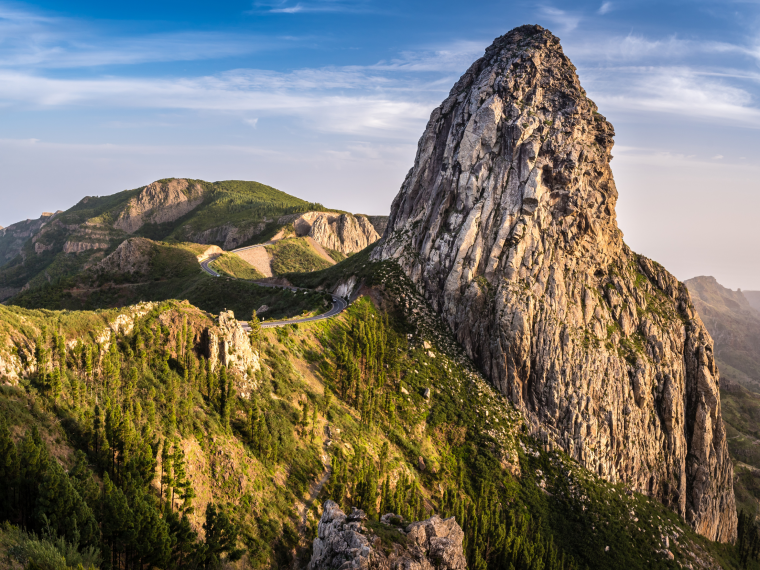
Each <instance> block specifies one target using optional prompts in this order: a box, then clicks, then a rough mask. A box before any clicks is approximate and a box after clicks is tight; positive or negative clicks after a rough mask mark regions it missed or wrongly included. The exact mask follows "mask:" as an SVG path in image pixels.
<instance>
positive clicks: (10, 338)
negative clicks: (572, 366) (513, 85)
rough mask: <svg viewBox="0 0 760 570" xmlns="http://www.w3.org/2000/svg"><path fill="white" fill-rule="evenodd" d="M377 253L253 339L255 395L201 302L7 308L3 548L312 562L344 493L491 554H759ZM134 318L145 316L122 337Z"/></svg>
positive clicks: (528, 564) (2, 314) (178, 561)
mask: <svg viewBox="0 0 760 570" xmlns="http://www.w3.org/2000/svg"><path fill="white" fill-rule="evenodd" d="M361 257H365V260H366V252H365V253H364V254H357V255H355V256H352V258H350V259H349V260H347V262H346V263H350V262H353V263H354V264H355V266H356V267H359V268H360V269H361V271H362V274H361V275H362V278H363V279H364V280H365V283H366V285H367V286H369V287H370V288H371V290H372V293H371V295H370V296H368V297H363V298H361V299H359V300H358V301H357V302H355V303H354V304H353V305H352V306H351V307H350V308H349V310H348V311H346V312H345V313H343V314H342V315H341V316H340V317H338V318H336V319H333V320H329V321H321V322H317V323H311V324H308V325H299V326H297V327H294V326H290V327H283V328H278V329H268V330H265V331H262V332H261V333H260V335H261V336H260V337H259V338H252V339H251V342H252V345H251V346H252V347H253V348H254V349H258V348H259V347H260V348H261V356H262V363H263V366H262V370H261V371H260V372H256V373H255V374H254V381H255V386H256V389H255V390H253V391H251V390H250V388H249V384H248V383H246V382H245V381H244V378H242V377H241V376H240V374H239V372H235V371H233V369H229V370H227V369H226V368H224V367H223V366H221V365H216V366H211V365H210V364H209V362H210V361H207V360H206V359H205V356H206V355H207V354H208V353H207V348H206V346H205V344H204V343H205V342H206V340H205V339H206V338H207V337H206V335H205V333H204V332H203V331H204V330H206V329H210V330H214V327H215V326H216V324H215V321H214V320H213V319H212V318H211V317H210V316H208V314H206V313H204V312H202V311H199V310H198V309H196V308H194V307H192V306H191V305H189V304H187V303H177V302H169V303H164V304H161V305H159V306H154V307H153V308H150V310H148V311H147V312H144V310H143V312H144V314H142V315H140V314H136V313H134V310H131V309H130V310H129V311H127V312H126V313H124V311H119V310H115V309H110V310H107V311H99V312H69V311H62V312H61V311H39V310H26V309H21V308H15V307H11V308H4V307H0V339H3V340H2V342H1V343H0V354H1V355H2V356H3V358H6V359H8V358H9V354H15V355H17V356H18V357H19V358H21V361H22V362H25V363H26V364H25V366H26V369H27V370H28V371H29V373H28V377H27V378H25V379H22V380H21V381H20V382H16V381H14V380H10V385H9V386H4V387H3V388H2V389H0V411H2V413H0V418H2V422H3V424H4V425H3V427H0V466H3V467H0V492H3V493H5V499H4V500H3V501H0V505H2V509H3V512H2V514H1V515H0V516H2V518H3V519H5V520H6V521H9V522H10V523H12V524H13V525H15V526H13V527H11V526H5V527H3V528H2V530H0V549H1V548H6V550H5V551H4V552H2V553H0V559H2V560H9V561H13V560H19V559H20V558H19V557H22V558H23V557H25V556H26V557H27V558H26V560H32V557H34V556H38V557H39V556H41V554H39V553H40V552H42V551H46V552H48V554H50V556H52V555H53V554H51V549H52V551H54V552H57V553H58V555H59V557H63V558H65V559H66V560H67V561H68V560H69V559H70V560H71V561H72V562H73V561H75V560H80V561H81V560H86V561H92V560H98V559H101V560H103V563H102V565H101V567H104V568H106V567H108V568H116V567H119V568H124V567H137V566H138V565H142V567H143V568H145V567H147V566H152V567H155V568H185V567H187V568H194V567H217V564H218V563H222V562H223V563H224V564H226V565H227V566H226V567H228V568H235V567H238V568H284V567H289V568H290V567H303V566H304V565H305V563H306V561H307V560H308V558H309V552H310V550H309V549H310V545H311V541H312V539H313V538H314V537H315V535H316V524H317V521H318V518H319V516H320V508H321V507H320V506H321V504H322V502H323V500H325V499H327V498H332V499H333V500H336V501H338V502H339V503H340V504H341V505H342V506H343V507H344V508H347V507H348V506H351V505H354V506H358V507H360V508H363V509H364V510H366V511H367V513H368V514H369V516H370V518H371V519H374V520H377V517H378V515H379V514H380V513H382V512H386V511H395V512H398V513H399V514H401V515H402V516H403V517H404V518H406V519H408V520H414V519H419V518H421V517H427V516H429V515H430V514H431V513H434V512H435V513H440V514H441V515H443V516H448V515H454V516H456V517H457V521H458V522H459V523H460V524H461V525H462V527H463V529H464V532H465V553H466V556H467V560H468V565H469V567H470V568H477V569H479V570H483V569H486V568H493V569H502V568H503V569H504V570H510V569H512V568H514V569H515V570H518V569H526V570H527V569H538V568H549V569H571V568H599V569H602V568H605V569H606V568H611V567H622V568H678V567H681V565H682V564H683V565H684V566H686V565H691V567H704V565H705V564H704V562H705V560H709V558H710V557H713V558H715V559H716V560H717V561H718V562H719V563H720V564H721V565H722V566H723V567H724V568H738V565H737V563H736V562H735V557H736V556H737V553H736V549H734V547H731V546H721V545H717V544H712V543H709V542H708V541H706V540H704V539H702V538H701V537H699V536H697V535H696V534H695V533H694V532H693V531H692V530H691V529H690V528H689V527H688V525H686V524H685V523H684V522H683V521H682V520H680V519H679V518H678V517H677V516H676V515H675V514H673V513H672V512H671V511H669V510H668V509H666V508H665V507H663V506H662V505H660V504H659V503H658V502H656V501H652V500H650V499H648V498H647V497H645V496H643V495H639V494H636V493H631V492H630V491H628V490H626V489H625V488H624V487H623V486H620V485H611V484H609V483H606V482H603V481H602V480H600V479H598V478H597V477H596V476H595V475H594V474H592V473H590V472H588V471H585V470H583V469H582V468H580V467H579V466H578V465H577V464H576V463H574V462H573V461H572V460H570V459H569V458H568V457H567V456H565V455H564V454H562V453H559V452H557V451H554V450H551V449H548V448H546V447H545V446H544V445H543V444H542V442H540V441H536V440H534V439H532V438H530V437H528V436H527V435H526V434H525V433H524V427H523V422H522V419H521V417H520V414H519V412H518V411H517V410H515V409H514V408H513V407H512V406H511V405H510V404H509V403H508V402H507V401H506V400H505V399H504V398H503V397H501V396H500V395H499V394H498V393H496V392H495V391H494V390H493V389H492V388H491V387H490V385H489V384H488V383H486V382H485V381H484V380H483V379H482V378H481V377H480V375H479V374H478V373H477V372H476V370H475V368H474V367H473V365H472V364H471V363H470V361H469V360H468V359H467V358H466V356H465V355H464V353H463V351H462V349H461V348H460V347H459V346H458V345H457V344H456V343H455V342H454V341H453V339H452V338H451V336H450V335H449V334H448V332H447V331H446V329H445V328H444V327H443V326H442V325H441V323H440V321H438V319H437V318H436V317H435V316H434V313H432V311H431V310H430V309H429V307H428V306H427V305H426V304H425V302H424V301H423V300H422V299H421V298H420V297H419V295H418V294H417V293H416V292H415V291H414V288H413V287H412V286H411V284H410V283H409V282H408V281H407V280H406V278H405V277H404V276H403V274H402V273H401V272H400V270H399V269H398V267H397V266H395V265H394V264H392V263H387V262H386V263H382V264H371V263H366V262H365V263H361V261H362V260H361ZM357 263H358V264H357ZM336 267H340V266H336ZM347 268H348V269H350V267H349V266H343V270H344V271H345V270H346V269H347ZM337 271H338V270H336V268H335V267H333V268H330V269H328V270H326V272H325V278H326V277H327V276H336V275H337ZM349 273H351V271H349ZM328 274H329V275H328ZM346 276H347V274H346V273H344V274H343V276H342V277H343V278H345V277H346ZM216 281H217V282H222V283H224V282H225V281H224V279H216ZM230 283H231V282H230ZM230 296H232V295H230ZM122 313H124V314H126V315H127V316H129V315H132V317H131V318H133V319H134V324H133V325H132V326H131V327H128V328H121V329H119V331H118V332H115V333H112V334H111V336H110V340H109V342H108V343H103V341H102V338H103V337H102V331H103V330H104V329H106V328H107V327H108V326H109V323H112V322H115V320H116V318H117V317H118V315H120V314H122ZM230 348H231V350H232V351H233V352H236V351H240V350H242V348H243V347H240V346H232V347H230ZM6 381H8V380H7V379H6ZM243 394H245V395H243ZM6 426H7V427H6ZM328 426H329V429H328ZM28 481H34V482H35V484H34V485H29V484H28ZM320 481H324V482H325V484H324V486H321V487H320V486H318V482H320ZM317 489H321V490H319V491H315V490H317ZM62 490H64V491H65V495H62V494H61V493H63V492H64V491H62ZM64 496H65V500H53V499H54V498H55V497H64ZM372 524H375V523H372ZM24 533H36V534H35V535H32V534H24ZM664 535H667V536H669V537H670V551H671V552H672V554H673V555H674V559H672V560H671V559H669V557H668V556H666V555H665V552H664V550H663V545H662V536H664ZM62 541H65V543H64V542H62ZM72 549H73V551H72ZM62 552H63V553H62ZM66 553H68V555H66ZM77 556H78V557H79V558H77ZM236 559H237V560H236ZM77 563H79V562H77ZM752 564H754V562H752V561H750V567H754V566H752ZM60 567H63V566H60Z"/></svg>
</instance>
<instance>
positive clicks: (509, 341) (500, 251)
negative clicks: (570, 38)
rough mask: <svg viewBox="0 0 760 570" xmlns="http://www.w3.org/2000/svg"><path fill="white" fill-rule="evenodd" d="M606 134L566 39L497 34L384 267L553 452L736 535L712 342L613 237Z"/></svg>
mask: <svg viewBox="0 0 760 570" xmlns="http://www.w3.org/2000/svg"><path fill="white" fill-rule="evenodd" d="M613 135H614V130H613V128H612V125H610V123H609V122H608V121H607V120H606V119H605V118H604V117H603V116H602V115H600V114H599V113H598V111H597V106H596V105H595V104H594V103H593V102H592V101H591V100H590V99H588V97H587V96H586V93H585V91H584V90H583V88H582V87H581V85H580V82H579V80H578V77H577V75H576V73H575V68H574V66H573V65H572V63H571V62H570V60H569V59H568V58H567V57H566V56H565V54H564V53H563V52H562V48H561V47H560V43H559V40H558V39H557V38H556V37H555V36H553V35H552V34H551V33H550V32H549V31H548V30H545V29H543V28H541V27H540V26H522V27H520V28H516V29H514V30H512V31H511V32H509V33H508V34H506V35H504V36H502V37H500V38H497V39H496V40H495V41H494V43H493V44H492V45H491V46H490V47H489V48H488V49H487V50H486V52H485V55H484V56H483V57H482V58H480V59H479V60H477V61H476V62H475V63H473V64H472V66H471V67H470V69H469V70H468V71H467V72H466V73H465V74H464V75H463V76H462V77H461V79H460V80H459V81H458V82H457V83H456V84H455V85H454V87H453V88H452V90H451V92H450V94H449V96H448V97H447V98H446V100H445V101H444V102H443V103H442V104H441V106H440V107H438V108H437V109H435V110H434V111H433V112H432V114H431V116H430V121H429V122H428V124H427V127H426V129H425V132H424V134H423V135H422V138H421V139H420V141H419V145H418V150H417V155H416V157H415V162H414V167H413V168H412V169H411V170H410V171H409V173H408V174H407V176H406V179H405V180H404V183H403V185H402V187H401V190H400V192H399V194H398V196H397V197H396V198H395V200H394V202H393V205H392V208H391V216H390V220H389V224H388V228H387V230H386V232H385V236H384V241H383V243H382V244H381V245H380V246H378V247H377V248H376V249H375V250H374V252H373V258H374V259H396V260H397V261H398V262H399V263H400V265H401V266H402V267H403V269H404V270H405V272H406V273H407V275H408V276H409V277H410V278H411V279H412V280H413V281H414V282H415V283H416V284H417V286H418V288H419V289H420V291H421V292H422V293H423V294H424V295H425V296H426V297H427V299H428V300H429V301H430V303H431V305H432V306H433V308H434V309H435V310H437V311H438V312H439V313H440V314H441V316H442V318H443V319H444V321H445V322H446V323H447V324H448V326H449V327H450V328H451V329H452V331H453V332H454V334H455V335H456V336H457V338H458V340H459V341H460V342H461V343H462V345H463V346H464V347H465V349H466V350H467V352H468V354H469V355H470V357H471V358H473V360H474V361H475V362H476V363H478V364H479V366H480V367H481V369H482V370H483V372H484V373H485V374H486V375H487V376H488V377H489V378H490V379H491V381H492V382H493V383H494V385H495V386H496V387H497V388H498V389H499V390H500V391H501V392H502V393H504V394H505V395H507V396H508V397H509V398H510V399H511V400H512V401H513V402H514V403H515V404H516V405H517V406H518V407H519V408H520V409H521V410H522V411H523V414H524V415H525V417H526V420H527V422H528V425H529V429H530V430H531V432H532V433H533V434H534V435H535V436H536V437H539V438H540V439H541V440H543V441H547V442H551V443H552V444H554V445H557V446H559V447H560V448H562V449H564V450H565V451H566V452H567V453H568V454H569V455H571V456H572V457H574V458H575V459H576V460H578V461H579V462H580V463H581V464H582V465H584V466H586V467H587V468H588V469H591V470H593V471H595V472H597V473H598V474H599V475H601V476H603V477H605V478H607V479H609V480H611V481H620V482H623V483H625V484H626V485H628V486H630V487H631V488H633V489H635V490H638V491H641V492H644V493H648V494H649V495H651V496H654V497H657V498H659V499H660V500H661V501H662V502H663V503H665V504H666V505H669V506H670V507H671V508H672V509H673V510H675V511H676V512H678V513H679V514H681V515H682V516H684V517H685V518H686V520H687V521H689V522H690V523H691V524H692V525H693V526H694V528H695V529H696V530H697V531H698V532H700V533H701V534H703V535H705V536H707V537H708V538H711V539H715V540H721V541H729V540H732V539H733V537H734V536H735V535H736V520H737V519H736V508H735V504H734V496H733V486H732V467H731V462H730V459H729V456H728V450H727V446H726V438H725V430H724V426H723V420H722V417H721V406H720V394H719V390H718V384H719V375H718V369H717V365H716V363H715V359H714V355H713V343H712V339H711V338H710V335H709V334H708V333H707V330H706V329H705V327H704V326H703V324H702V321H701V320H700V318H699V316H698V315H697V313H696V311H695V310H694V307H693V305H692V303H691V299H690V297H689V293H688V291H687V289H686V288H685V287H684V286H683V285H682V284H681V283H679V282H678V281H677V280H676V279H675V278H674V277H673V276H672V275H670V274H669V273H668V272H667V271H665V270H664V269H663V268H662V267H661V266H660V265H658V264H656V263H654V262H652V261H650V260H648V259H646V258H644V257H641V256H638V255H636V254H634V253H633V252H631V251H630V250H629V249H628V247H627V246H626V245H625V244H624V242H623V239H622V238H623V235H622V232H620V230H619V229H618V227H617V222H616V218H615V203H616V201H617V189H616V187H615V182H614V180H613V176H612V171H611V169H610V160H611V159H612V155H611V149H612V146H613Z"/></svg>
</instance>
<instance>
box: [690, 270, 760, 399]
mask: <svg viewBox="0 0 760 570" xmlns="http://www.w3.org/2000/svg"><path fill="white" fill-rule="evenodd" d="M684 285H686V286H687V287H688V289H689V293H690V294H691V298H692V300H693V302H694V307H695V308H696V309H697V311H698V312H699V316H700V317H701V318H702V320H703V321H704V323H705V326H706V327H707V330H708V331H709V332H710V336H711V337H712V338H713V340H714V341H715V356H716V358H717V359H718V360H719V361H720V362H721V365H722V364H728V365H729V366H730V367H731V368H733V370H731V369H729V370H731V371H730V373H728V374H726V373H724V374H723V378H722V380H723V382H724V384H723V386H724V387H726V380H727V378H729V377H730V380H731V381H737V382H738V383H740V384H743V385H744V386H745V387H746V388H749V389H750V390H754V391H755V392H759V391H760V312H758V311H757V310H755V308H754V307H753V306H752V305H751V304H750V302H749V300H748V299H747V297H746V296H745V294H744V293H742V291H732V290H731V289H728V288H726V287H723V286H722V285H721V284H720V283H718V282H717V281H716V279H715V277H694V278H693V279H689V280H687V281H684Z"/></svg>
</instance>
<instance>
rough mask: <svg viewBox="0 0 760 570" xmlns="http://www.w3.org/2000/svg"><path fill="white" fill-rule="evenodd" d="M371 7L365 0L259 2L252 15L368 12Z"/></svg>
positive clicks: (255, 5)
mask: <svg viewBox="0 0 760 570" xmlns="http://www.w3.org/2000/svg"><path fill="white" fill-rule="evenodd" d="M367 11H369V7H368V5H367V3H366V2H365V1H363V0H312V1H311V2H297V3H296V4H290V3H289V2H288V1H287V0H281V1H277V0H275V1H273V2H272V1H257V2H254V4H253V9H252V10H251V13H257V12H267V13H270V14H299V13H306V12H367Z"/></svg>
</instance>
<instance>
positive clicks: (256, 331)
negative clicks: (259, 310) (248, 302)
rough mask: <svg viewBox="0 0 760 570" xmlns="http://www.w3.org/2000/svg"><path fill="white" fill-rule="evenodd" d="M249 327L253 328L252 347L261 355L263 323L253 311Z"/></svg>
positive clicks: (250, 335) (251, 333)
mask: <svg viewBox="0 0 760 570" xmlns="http://www.w3.org/2000/svg"><path fill="white" fill-rule="evenodd" d="M248 326H249V327H251V332H250V333H249V337H250V339H251V347H252V348H255V349H256V350H257V352H258V353H259V354H261V321H260V320H259V317H258V315H257V314H256V311H253V314H252V315H251V320H250V321H248Z"/></svg>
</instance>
